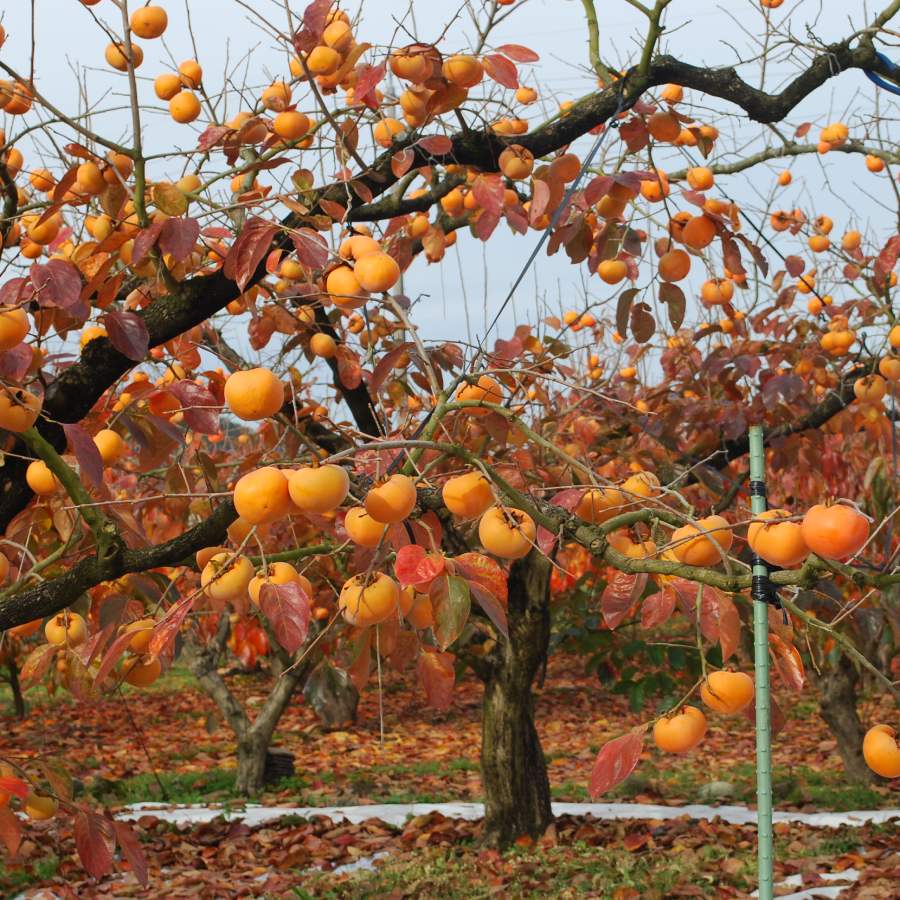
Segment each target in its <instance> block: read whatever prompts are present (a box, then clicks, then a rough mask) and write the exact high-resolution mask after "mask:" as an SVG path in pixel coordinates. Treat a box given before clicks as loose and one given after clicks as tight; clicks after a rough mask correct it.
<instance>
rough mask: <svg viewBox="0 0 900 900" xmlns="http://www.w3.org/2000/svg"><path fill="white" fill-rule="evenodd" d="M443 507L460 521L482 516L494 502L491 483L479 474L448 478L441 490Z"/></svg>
mask: <svg viewBox="0 0 900 900" xmlns="http://www.w3.org/2000/svg"><path fill="white" fill-rule="evenodd" d="M441 497H442V498H443V500H444V506H446V507H447V509H449V510H450V512H452V513H453V515H454V516H459V517H460V518H461V519H474V518H476V517H477V516H480V515H482V514H483V513H484V512H485V510H487V509H488V508H489V507H490V506H491V505H492V504H493V502H494V492H493V491H492V490H491V483H490V481H488V479H487V478H486V477H485V476H484V475H483V474H482V473H481V472H477V471H476V472H466V473H465V474H464V475H456V476H455V477H453V478H448V479H447V481H445V482H444V486H443V487H442V488H441Z"/></svg>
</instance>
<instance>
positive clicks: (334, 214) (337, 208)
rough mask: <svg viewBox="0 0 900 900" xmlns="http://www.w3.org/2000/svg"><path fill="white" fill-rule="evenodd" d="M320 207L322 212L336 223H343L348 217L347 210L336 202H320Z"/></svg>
mask: <svg viewBox="0 0 900 900" xmlns="http://www.w3.org/2000/svg"><path fill="white" fill-rule="evenodd" d="M319 206H320V208H321V209H322V212H324V213H325V214H326V215H328V216H330V217H331V218H332V219H334V221H335V222H343V221H344V219H345V218H346V217H347V208H346V207H345V206H341V204H340V203H336V202H335V201H334V200H320V201H319ZM326 222H327V219H326Z"/></svg>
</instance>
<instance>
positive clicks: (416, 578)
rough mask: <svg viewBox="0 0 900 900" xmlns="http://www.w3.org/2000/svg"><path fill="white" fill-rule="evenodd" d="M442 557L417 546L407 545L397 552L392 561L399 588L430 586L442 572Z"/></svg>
mask: <svg viewBox="0 0 900 900" xmlns="http://www.w3.org/2000/svg"><path fill="white" fill-rule="evenodd" d="M444 567H445V566H444V557H443V556H441V555H440V554H437V553H428V552H426V550H425V548H424V547H420V546H419V545H418V544H407V546H405V547H401V548H400V549H399V550H398V551H397V558H396V559H395V560H394V573H395V574H396V576H397V581H399V582H400V585H401V587H407V585H410V584H416V585H425V584H430V583H431V582H432V581H434V579H435V578H437V576H438V575H440V574H441V572H443V571H444Z"/></svg>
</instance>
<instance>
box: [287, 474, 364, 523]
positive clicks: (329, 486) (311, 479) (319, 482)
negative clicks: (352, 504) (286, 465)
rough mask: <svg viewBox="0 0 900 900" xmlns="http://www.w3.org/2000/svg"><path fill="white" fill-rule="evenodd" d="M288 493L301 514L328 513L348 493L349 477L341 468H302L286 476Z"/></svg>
mask: <svg viewBox="0 0 900 900" xmlns="http://www.w3.org/2000/svg"><path fill="white" fill-rule="evenodd" d="M288 491H289V492H290V497H291V500H293V502H294V504H295V505H296V506H298V507H300V509H302V510H303V512H313V513H320V514H321V513H328V512H331V511H332V510H333V509H337V508H338V507H339V506H340V505H341V504H342V503H343V502H344V500H345V498H346V497H347V494H348V493H349V492H350V476H349V474H348V473H347V470H346V469H345V468H343V467H342V466H335V465H326V466H304V467H303V468H301V469H295V470H294V471H293V472H291V473H290V475H288Z"/></svg>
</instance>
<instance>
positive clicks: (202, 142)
mask: <svg viewBox="0 0 900 900" xmlns="http://www.w3.org/2000/svg"><path fill="white" fill-rule="evenodd" d="M232 131H234V129H233V128H229V127H228V126H227V125H210V126H209V127H208V128H207V129H206V130H205V131H204V132H203V134H201V135H200V138H199V140H198V141H197V149H198V150H212V148H213V147H215V146H216V145H218V144H221V143H222V141H223V140H224V139H225V137H226V136H227V135H228V134H230V133H231V132H232Z"/></svg>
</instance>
